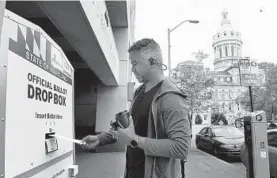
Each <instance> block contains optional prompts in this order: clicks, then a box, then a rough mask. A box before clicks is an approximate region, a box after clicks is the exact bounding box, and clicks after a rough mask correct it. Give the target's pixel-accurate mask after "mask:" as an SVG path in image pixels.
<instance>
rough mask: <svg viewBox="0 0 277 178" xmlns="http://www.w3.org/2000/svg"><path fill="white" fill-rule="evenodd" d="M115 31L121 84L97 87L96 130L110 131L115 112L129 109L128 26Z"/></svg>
mask: <svg viewBox="0 0 277 178" xmlns="http://www.w3.org/2000/svg"><path fill="white" fill-rule="evenodd" d="M113 33H114V39H115V42H116V48H117V51H118V56H119V85H118V86H117V87H107V86H99V87H98V89H97V109H96V110H97V111H96V128H95V131H96V132H103V131H108V130H109V129H110V121H111V120H112V119H113V118H114V116H115V114H116V113H118V112H120V111H123V110H129V108H128V99H127V84H128V81H129V80H130V76H129V74H130V71H129V70H130V69H129V59H128V58H129V54H128V48H129V36H128V35H129V34H128V28H115V29H113Z"/></svg>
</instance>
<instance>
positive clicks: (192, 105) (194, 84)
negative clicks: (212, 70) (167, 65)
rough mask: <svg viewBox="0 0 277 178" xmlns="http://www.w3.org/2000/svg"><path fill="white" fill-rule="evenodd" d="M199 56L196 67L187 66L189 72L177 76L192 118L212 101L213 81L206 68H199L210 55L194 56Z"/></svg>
mask: <svg viewBox="0 0 277 178" xmlns="http://www.w3.org/2000/svg"><path fill="white" fill-rule="evenodd" d="M194 55H195V56H198V57H197V58H196V59H197V61H195V64H194V65H189V66H187V68H186V69H187V70H186V71H183V72H182V74H181V75H179V76H175V79H176V81H177V83H178V84H179V86H180V89H181V90H182V91H183V92H184V93H185V94H186V95H187V103H188V106H189V111H190V116H191V119H192V116H193V114H194V113H199V112H202V111H203V110H204V107H205V106H204V103H207V102H206V101H209V100H211V99H212V90H211V87H212V86H213V84H214V83H213V79H212V77H211V76H209V75H207V74H206V73H205V71H204V68H203V67H202V70H200V69H201V67H199V63H200V64H201V62H202V60H203V59H205V58H207V57H208V55H207V54H204V53H203V51H199V52H197V53H195V54H194Z"/></svg>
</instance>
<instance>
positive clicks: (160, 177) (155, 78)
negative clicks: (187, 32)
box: [83, 39, 191, 178]
mask: <svg viewBox="0 0 277 178" xmlns="http://www.w3.org/2000/svg"><path fill="white" fill-rule="evenodd" d="M128 52H129V54H130V59H131V63H132V71H133V73H134V74H135V76H136V78H137V79H138V81H139V82H140V83H143V85H141V86H140V87H139V88H138V89H137V90H136V92H135V95H134V100H133V102H132V107H131V109H130V114H131V116H132V117H131V124H130V126H129V127H128V128H126V129H119V130H118V131H110V132H108V133H101V134H100V135H97V136H87V137H85V138H84V139H83V141H84V142H86V143H87V144H88V148H90V149H94V148H95V147H96V146H98V145H100V146H101V145H106V144H109V143H114V142H116V141H117V138H118V139H120V140H122V142H123V143H126V145H129V146H128V147H127V154H126V172H125V177H126V178H179V177H181V166H180V160H184V159H186V158H187V155H188V149H189V146H190V142H191V129H190V122H189V119H188V107H187V105H186V103H185V98H186V96H184V95H183V94H182V92H181V91H180V90H179V89H178V88H177V87H176V85H175V84H173V83H172V82H171V81H169V80H168V79H166V78H165V76H164V74H163V68H162V67H163V66H164V65H163V64H162V53H161V49H160V46H159V45H158V44H157V43H156V42H155V41H154V40H152V39H142V40H139V41H137V42H136V43H134V44H133V45H132V46H131V47H130V49H129V50H128Z"/></svg>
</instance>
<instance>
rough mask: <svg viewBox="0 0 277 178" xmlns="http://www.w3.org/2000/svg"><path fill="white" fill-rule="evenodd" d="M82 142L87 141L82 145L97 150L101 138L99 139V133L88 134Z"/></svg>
mask: <svg viewBox="0 0 277 178" xmlns="http://www.w3.org/2000/svg"><path fill="white" fill-rule="evenodd" d="M82 142H84V143H85V144H84V145H82V147H83V148H86V149H89V150H95V149H96V147H97V146H98V145H99V144H100V140H99V139H98V137H97V135H88V136H86V137H84V138H83V139H82Z"/></svg>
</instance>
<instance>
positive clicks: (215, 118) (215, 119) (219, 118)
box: [211, 113, 228, 125]
mask: <svg viewBox="0 0 277 178" xmlns="http://www.w3.org/2000/svg"><path fill="white" fill-rule="evenodd" d="M211 124H212V125H227V124H228V121H227V119H226V116H225V115H224V114H223V113H212V117H211Z"/></svg>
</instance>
